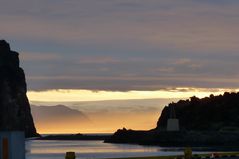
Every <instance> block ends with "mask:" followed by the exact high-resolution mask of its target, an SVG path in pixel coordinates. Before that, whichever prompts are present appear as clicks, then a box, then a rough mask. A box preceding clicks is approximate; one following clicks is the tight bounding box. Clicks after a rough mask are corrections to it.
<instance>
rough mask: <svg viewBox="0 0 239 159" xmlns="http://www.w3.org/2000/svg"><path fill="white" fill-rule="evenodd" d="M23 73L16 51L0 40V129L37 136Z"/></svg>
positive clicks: (27, 135)
mask: <svg viewBox="0 0 239 159" xmlns="http://www.w3.org/2000/svg"><path fill="white" fill-rule="evenodd" d="M26 92H27V85H26V80H25V74H24V71H23V69H22V68H21V67H19V58H18V53H17V52H15V51H11V49H10V46H9V44H8V43H7V42H6V41H5V40H0V130H1V131H24V132H25V135H26V137H35V136H39V135H38V134H37V132H36V128H35V126H34V122H33V119H32V115H31V110H30V105H29V102H28V98H27V96H26Z"/></svg>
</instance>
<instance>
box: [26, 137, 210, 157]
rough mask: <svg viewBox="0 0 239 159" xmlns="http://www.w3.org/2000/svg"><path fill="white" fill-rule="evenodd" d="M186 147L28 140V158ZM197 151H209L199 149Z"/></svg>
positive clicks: (160, 152)
mask: <svg viewBox="0 0 239 159" xmlns="http://www.w3.org/2000/svg"><path fill="white" fill-rule="evenodd" d="M183 151H184V148H182V147H181V148H178V147H170V148H165V147H164V148H163V147H159V146H141V145H131V144H111V143H104V142H103V141H99V140H97V141H85V140H84V141H83V140H74V141H69V140H64V141H63V140H27V141H26V159H64V158H65V153H66V152H75V153H76V158H77V159H78V158H79V159H96V158H124V157H145V156H169V155H182V154H183ZM197 153H198V154H199V153H207V152H206V151H197Z"/></svg>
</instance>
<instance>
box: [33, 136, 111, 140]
mask: <svg viewBox="0 0 239 159" xmlns="http://www.w3.org/2000/svg"><path fill="white" fill-rule="evenodd" d="M110 136H111V135H104V134H97V135H93V134H92V135H91V134H89V135H88V134H63V135H46V136H42V137H39V138H35V139H34V140H102V141H104V140H107V139H108V138H110Z"/></svg>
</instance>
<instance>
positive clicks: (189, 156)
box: [184, 147, 192, 159]
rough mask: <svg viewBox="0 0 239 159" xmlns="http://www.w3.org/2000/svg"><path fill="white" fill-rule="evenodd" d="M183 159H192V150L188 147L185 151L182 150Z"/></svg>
mask: <svg viewBox="0 0 239 159" xmlns="http://www.w3.org/2000/svg"><path fill="white" fill-rule="evenodd" d="M184 158H185V159H192V149H191V148H190V147H188V148H185V150H184Z"/></svg>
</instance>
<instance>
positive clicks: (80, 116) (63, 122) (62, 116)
mask: <svg viewBox="0 0 239 159" xmlns="http://www.w3.org/2000/svg"><path fill="white" fill-rule="evenodd" d="M31 111H32V116H33V118H34V122H35V124H36V127H37V129H38V130H39V131H40V132H42V131H43V132H57V131H58V132H61V130H63V129H64V130H67V129H69V130H70V129H73V130H74V129H75V130H76V131H77V128H80V127H82V125H85V124H89V123H90V119H89V118H88V117H87V116H86V115H85V114H84V113H83V112H81V111H79V110H76V109H71V108H69V107H67V106H64V105H56V106H36V105H31Z"/></svg>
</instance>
